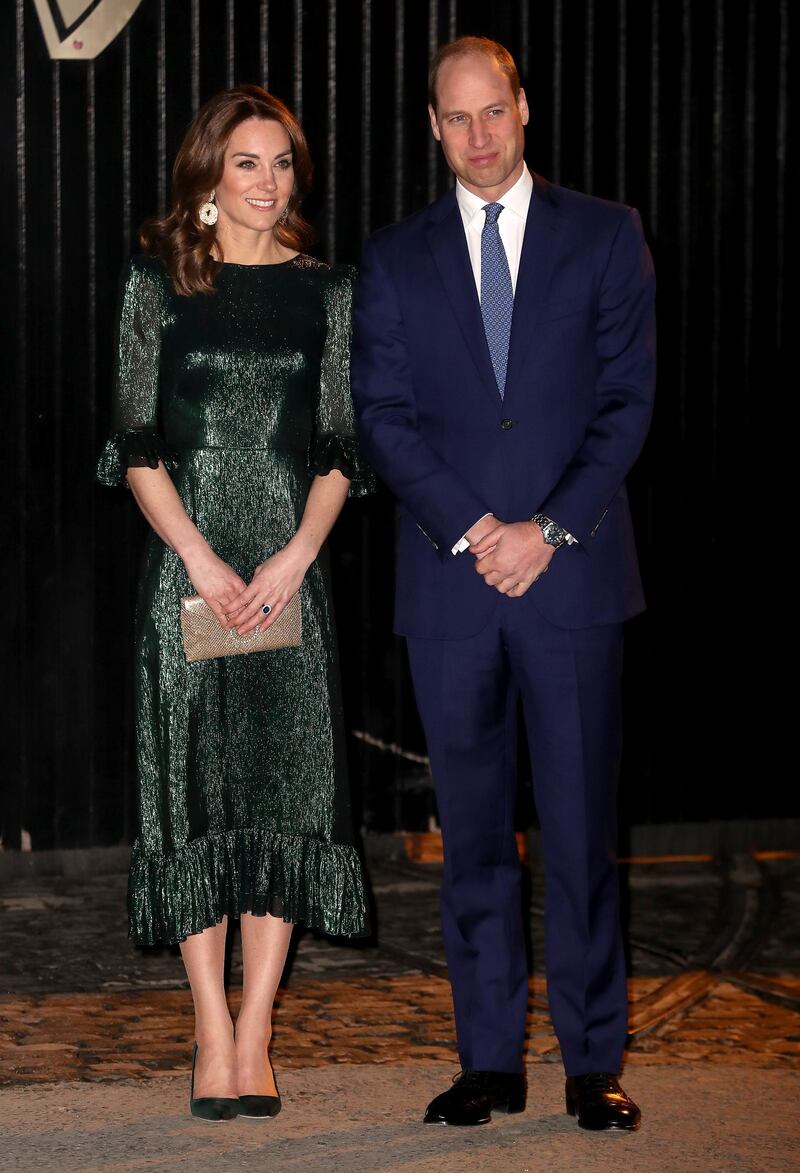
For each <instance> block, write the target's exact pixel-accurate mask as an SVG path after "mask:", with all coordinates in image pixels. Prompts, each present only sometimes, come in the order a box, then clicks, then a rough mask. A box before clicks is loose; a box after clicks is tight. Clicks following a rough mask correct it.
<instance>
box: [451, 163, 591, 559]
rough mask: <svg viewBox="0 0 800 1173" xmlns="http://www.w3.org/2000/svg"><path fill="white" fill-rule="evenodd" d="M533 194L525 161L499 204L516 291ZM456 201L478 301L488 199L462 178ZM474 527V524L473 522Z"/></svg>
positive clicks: (463, 544)
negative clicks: (476, 193)
mask: <svg viewBox="0 0 800 1173" xmlns="http://www.w3.org/2000/svg"><path fill="white" fill-rule="evenodd" d="M532 195H533V178H532V176H531V173H530V171H529V170H528V168H527V167H526V166H525V164H524V163H523V165H522V174H521V175H520V177H519V179H518V180H517V182H516V183H515V184H514V186H513V187H510V188H509V189H508V191H507V192H506V193H505V195H503V196H501V197H500V199H499V200H497V203H498V204H502V205H503V211H502V212H501V213H500V215H499V217H498V219H497V227H498V231H499V232H500V239H501V240H502V242H503V248H504V249H505V254H506V260H507V261H508V271H509V274H510V276H511V287H512V289H513V290H514V292H515V293H516V292H517V275H518V273H519V259H520V256H521V254H522V241H523V239H524V237H525V222H526V221H527V219H528V209H529V208H530V203H531V196H532ZM456 201H457V203H458V210H459V211H460V213H461V221H462V223H463V225H464V235H465V236H466V238H467V248H468V250H469V262H470V265H471V266H472V275H473V277H474V278H475V288H476V289H477V291H478V301H480V299H481V235H482V233H483V226H484V224H485V223H486V213H485V212H484V210H483V209H484V208H485V207H486V203H487V201H486V200H485V199H481V197H480V196H476V195H475V194H474V193H473V192H471V191H467V189H466V188H465V187H464V185H463V183H462V182H461V180H460V179H457V180H456ZM493 516H494V515H493V514H491V513H484V515H483V517H493ZM483 517H479V518H477V520H476V521H475V522H474V523H473V524H475V525H477V523H478V521H483ZM470 529H472V526H470ZM566 540H567V543H568V544H569V545H573V544H577V539H576V538H574V537H573V536H572V534H569V533H568V534H567V535H566ZM468 549H469V542H468V541H467V537H466V534H465V535H464V536H463V537H462V538H460V539H459V540H458V541H457V542H456V544H455V545H454V546H453V549H452V553H453V554H463V553H464V551H465V550H468Z"/></svg>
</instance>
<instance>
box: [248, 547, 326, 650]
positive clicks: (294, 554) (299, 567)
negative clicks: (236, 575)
mask: <svg viewBox="0 0 800 1173" xmlns="http://www.w3.org/2000/svg"><path fill="white" fill-rule="evenodd" d="M313 560H314V559H313V557H311V556H310V554H309V553H308V552H307V551H306V552H304V551H303V550H301V549H300V548H299V547H298V546H296V545H295V544H294V543H293V542H290V543H289V545H288V546H284V548H283V549H282V550H279V551H278V553H277V554H273V555H272V557H271V558H267V560H266V561H265V562H262V563H261V565H260V566H257V567H256V572H255V574H254V575H253V581H252V582H251V583H250V585H249V586H247V587H245V589H244V590H243V591H242V592H241V593H240V595H239V596H238V598H236V599H234V600H233V602H232V604H231V606H232V607H234V608H237V611H236V620H235V623H236V630H237V631H238V633H239V635H249V634H250V632H251V631H255V629H256V627H259V628H261V629H262V630H265V629H266V628H267V627H271V626H272V624H273V623H274V622H275V620H276V619H277V618H278V616H279V615H280V613H281V611H282V610H283V608H284V607H285V606H286V604H287V603H288V602H289V600H290V599H291V598H292V597H293V596H294V595H296V594H297V592H298V591H299V590H300V587H301V585H302V582H303V579H304V578H305V574H306V571H307V570H308V568H309V566H310V565H311V563H312V562H313ZM265 603H266V604H267V605H268V606H269V607H270V608H271V610H270V612H269V615H265V614H264V612H263V610H262V608H263V606H264V604H265Z"/></svg>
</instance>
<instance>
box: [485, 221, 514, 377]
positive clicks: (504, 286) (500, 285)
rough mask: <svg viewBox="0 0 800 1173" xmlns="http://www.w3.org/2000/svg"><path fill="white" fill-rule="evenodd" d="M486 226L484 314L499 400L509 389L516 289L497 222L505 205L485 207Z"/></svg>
mask: <svg viewBox="0 0 800 1173" xmlns="http://www.w3.org/2000/svg"><path fill="white" fill-rule="evenodd" d="M483 210H484V212H485V213H486V223H485V224H484V226H483V232H482V233H481V314H482V315H483V328H484V330H485V331H486V341H487V342H488V344H489V355H490V357H491V360H492V366H493V367H494V377H495V379H496V380H497V390H498V391H499V392H500V398H501V399H502V398H503V394H504V392H505V389H506V367H507V366H508V343H509V340H510V338H511V315H512V314H513V312H514V287H513V285H512V284H511V274H510V272H509V271H508V260H507V258H506V250H505V249H504V248H503V242H502V240H501V239H500V229H499V228H498V226H497V219H498V216H499V215H500V213H501V212H502V210H503V205H502V204H485V205H484V208H483Z"/></svg>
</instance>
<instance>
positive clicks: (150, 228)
mask: <svg viewBox="0 0 800 1173" xmlns="http://www.w3.org/2000/svg"><path fill="white" fill-rule="evenodd" d="M248 118H260V119H263V120H265V121H268V122H278V123H280V125H281V126H282V127H283V129H284V130H285V131H286V133H287V134H288V136H289V141H290V143H291V144H292V163H293V166H294V189H293V191H292V194H291V196H290V197H289V203H288V205H287V207H286V217H285V219H283V220H281V221H279V222H278V223H277V224H276V225H275V228H274V229H273V231H274V234H275V239H276V240H277V241H278V243H279V244H282V245H285V246H286V247H287V248H292V249H297V251H298V252H303V251H304V250H305V249H307V248H308V247H309V245H310V244H311V243H312V241H313V239H314V234H313V231H312V229H311V225H310V224H308V223H307V222H306V221H305V220H304V219H303V217H302V216H301V214H300V205H301V204H302V202H303V200H304V199H305V197H306V195H307V194H308V192H309V189H310V187H311V175H312V170H313V167H312V163H311V155H310V154H309V151H308V144H307V143H306V136H305V134H304V133H303V128H302V127H301V125H300V123H299V122H298V121H297V119H296V118H295V116H294V115H293V114H292V112H291V111H290V110H289V109H288V107H287V106H285V105H284V104H283V102H281V101H280V99H279V98H275V97H273V95H272V94H269V93H267V91H266V90H264V89H262V88H261V86H249V85H243V86H235V87H234V88H233V89H231V90H223V91H222V92H221V93H219V94H215V95H214V97H213V98H209V100H208V101H207V102H206V103H205V105H204V106H202V107H201V108H200V110H198V112H197V114H196V115H195V117H194V119H193V121H192V123H191V125H190V126H189V129H188V130H187V131H186V134H185V135H184V137H183V141H182V143H181V145H180V149H179V150H178V154H177V157H176V159H175V166H174V167H173V169H172V207H171V209H170V211H169V212H168V213H167V214H166V216H163V217H160V218H158V217H154V218H153V219H150V220H146V221H145V223H144V224H143V225H142V227H141V229H140V232H139V241H140V243H141V246H142V248H143V249H144V251H145V252H146V253H147V254H148V255H149V256H158V257H160V258H161V260H162V261H163V263H164V266H165V268H166V270H167V273H168V274H169V276H170V278H171V280H172V284H173V285H174V287H175V290H176V292H177V293H179V294H182V295H183V296H185V297H190V296H191V295H192V294H193V293H213V292H214V277H215V275H216V272H217V260H218V259H222V257H221V254H220V246H219V242H218V240H217V234H216V232H215V230H214V228H213V227H212V226H210V225H207V224H203V222H202V221H201V219H200V216H199V214H198V213H199V209H200V206H201V205H202V204H204V203H205V201H206V200H207V199H208V195H209V192H211V191H212V190H213V189H214V188H215V187H216V186H217V184H218V183H219V181H220V179H221V178H222V172H223V169H224V165H225V150H226V148H227V146H228V142H229V140H230V137H231V135H232V134H233V131H234V130H235V129H236V127H237V126H238V125H239V123H240V122H245V121H246V120H247V119H248ZM215 248H216V251H217V254H218V258H215V257H214V256H213V250H214V249H215Z"/></svg>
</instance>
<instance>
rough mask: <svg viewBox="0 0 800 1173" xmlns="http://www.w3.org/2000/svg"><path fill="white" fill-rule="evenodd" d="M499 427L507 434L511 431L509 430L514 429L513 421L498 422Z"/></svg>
mask: <svg viewBox="0 0 800 1173" xmlns="http://www.w3.org/2000/svg"><path fill="white" fill-rule="evenodd" d="M500 427H501V428H502V429H503V431H504V432H508V431H510V430H511V428H513V427H514V421H513V420H500Z"/></svg>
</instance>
